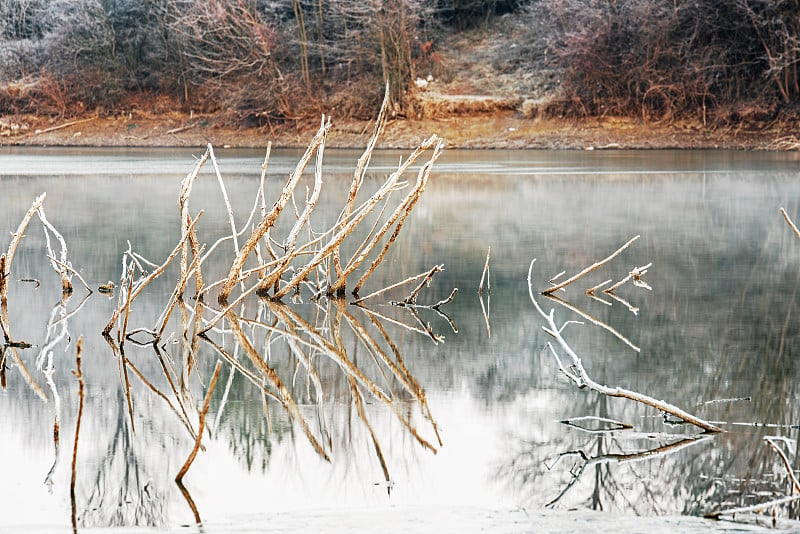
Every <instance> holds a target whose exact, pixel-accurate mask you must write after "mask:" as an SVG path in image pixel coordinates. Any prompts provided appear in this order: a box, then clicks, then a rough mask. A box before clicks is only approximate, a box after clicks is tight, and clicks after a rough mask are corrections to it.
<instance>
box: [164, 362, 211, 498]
mask: <svg viewBox="0 0 800 534" xmlns="http://www.w3.org/2000/svg"><path fill="white" fill-rule="evenodd" d="M220 367H222V362H221V361H219V360H217V365H215V366H214V374H213V376H212V377H211V383H210V384H209V385H208V391H207V392H206V398H205V400H204V401H203V409H202V410H201V411H200V423H199V424H198V427H197V439H196V440H195V442H194V448H192V452H190V453H189V457H188V458H186V461H185V462H184V464H183V467H181V470H180V471H178V474H177V475H176V476H175V482H178V483H180V482H181V480H183V477H184V475H186V472H187V471H188V470H189V468H190V467H191V466H192V462H194V459H195V457H196V456H197V451H199V450H200V442H201V441H202V440H203V430H205V427H206V414H208V408H209V406H210V405H211V394H212V393H214V387H216V385H217V377H218V376H219V369H220Z"/></svg>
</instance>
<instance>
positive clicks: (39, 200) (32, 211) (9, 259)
mask: <svg viewBox="0 0 800 534" xmlns="http://www.w3.org/2000/svg"><path fill="white" fill-rule="evenodd" d="M46 196H47V193H42V194H41V195H39V196H38V197H36V199H35V200H34V201H33V204H31V207H30V208H28V211H27V212H26V213H25V216H24V217H23V218H22V221H21V222H20V223H19V226H18V227H17V231H16V232H14V233H13V234H12V236H13V237H12V238H11V243H9V245H8V252H6V266H5V272H4V274H3V277H2V281H0V283H3V284H5V282H3V281H5V280H6V279H7V277H8V275H9V274H10V273H11V264H12V263H13V262H14V253H15V252H16V250H17V246H18V245H19V242H20V241H21V240H22V236H23V235H25V229H26V228H27V227H28V223H29V222H30V221H31V219H32V218H33V216H34V215H36V212H38V211H39V208H41V207H42V204H43V203H44V199H45V197H46ZM0 289H5V285H3V286H1V287H0Z"/></svg>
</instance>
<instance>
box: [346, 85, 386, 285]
mask: <svg viewBox="0 0 800 534" xmlns="http://www.w3.org/2000/svg"><path fill="white" fill-rule="evenodd" d="M389 101H390V93H389V84H388V83H387V84H386V88H385V90H384V93H383V102H382V103H381V109H380V111H379V112H378V119H377V120H376V121H375V127H374V129H373V130H372V136H371V137H370V139H369V142H368V143H367V147H366V148H365V149H364V153H363V154H361V157H360V158H358V163H356V168H355V171H354V172H353V181H352V182H351V183H350V191H349V192H348V194H347V201H346V202H345V205H344V208H342V213H341V214H340V215H339V225H340V226H343V225H344V221H345V220H346V219H348V218H349V217H350V214H351V213H352V210H353V204H354V203H355V200H356V195H357V194H358V190H359V189H360V188H361V184H362V183H363V181H364V173H365V172H366V170H367V166H368V165H369V161H370V159H371V158H372V151H373V150H374V149H375V144H376V143H377V142H378V138H379V137H380V135H381V133H382V132H383V128H384V127H385V126H386V111H387V109H388V108H389ZM339 229H341V228H339ZM333 266H334V269H335V272H336V277H337V278H341V277H342V266H341V260H340V259H339V247H338V246H337V247H336V248H335V249H334V250H333Z"/></svg>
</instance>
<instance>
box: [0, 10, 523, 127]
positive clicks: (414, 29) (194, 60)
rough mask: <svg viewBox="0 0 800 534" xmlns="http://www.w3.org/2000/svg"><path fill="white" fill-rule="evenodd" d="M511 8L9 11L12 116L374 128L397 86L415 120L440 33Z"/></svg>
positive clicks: (0, 57) (4, 83) (2, 34)
mask: <svg viewBox="0 0 800 534" xmlns="http://www.w3.org/2000/svg"><path fill="white" fill-rule="evenodd" d="M507 4H508V5H511V6H515V5H516V2H510V3H509V2H498V1H497V0H493V1H486V0H480V1H474V0H473V1H469V2H466V1H464V0H460V1H445V0H440V1H439V2H424V1H422V0H326V1H322V0H233V1H225V0H53V1H51V0H6V1H4V2H2V3H0V88H1V89H2V90H0V106H2V107H4V108H6V109H12V110H18V111H27V110H34V109H35V110H36V111H37V112H42V111H45V112H49V113H53V114H60V115H63V114H65V113H69V112H72V111H74V110H81V109H84V110H85V109H87V108H103V109H106V110H111V109H114V108H119V107H122V106H124V103H125V102H126V98H127V97H131V96H135V95H140V94H160V95H167V96H170V97H171V100H178V101H181V102H182V103H183V105H184V106H185V107H186V108H187V109H194V110H198V111H214V112H219V111H225V112H228V113H229V114H231V115H232V116H234V117H236V118H238V119H240V120H248V121H259V122H262V123H263V122H266V121H268V120H273V119H278V120H281V119H285V118H296V117H298V116H309V115H318V114H319V112H320V111H321V110H322V109H327V110H329V111H333V112H335V113H336V114H337V116H357V117H359V116H364V117H368V116H370V114H369V112H370V111H371V110H374V109H375V108H376V107H377V106H378V104H379V103H380V99H381V94H380V91H377V90H375V88H379V87H381V86H383V85H384V83H387V82H388V83H390V85H391V95H392V102H393V105H394V107H395V109H396V110H397V109H400V108H401V107H402V106H403V99H404V95H405V93H406V89H407V87H408V86H409V82H410V80H411V79H412V77H414V76H415V75H416V72H417V70H418V69H419V68H420V66H421V65H423V64H424V63H425V62H426V60H427V59H429V58H430V47H431V43H432V41H433V39H434V36H438V35H440V30H441V28H443V27H446V26H447V25H453V26H455V25H463V24H465V23H466V22H465V21H469V20H473V18H475V17H479V16H484V15H485V16H489V15H491V14H493V13H495V12H500V11H502V10H503V9H509V7H508V6H507ZM504 6H505V7H504ZM436 44H438V42H437V43H436ZM344 95H346V96H344ZM326 100H327V101H326ZM309 102H311V104H312V105H311V106H309Z"/></svg>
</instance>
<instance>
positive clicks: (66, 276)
mask: <svg viewBox="0 0 800 534" xmlns="http://www.w3.org/2000/svg"><path fill="white" fill-rule="evenodd" d="M38 213H39V219H40V220H41V221H42V225H43V226H44V237H45V243H46V245H47V252H48V254H47V256H48V257H54V256H55V254H54V253H53V249H52V248H51V247H50V233H49V232H48V230H49V231H50V232H53V235H55V236H56V240H57V241H58V243H59V245H61V261H59V262H56V261H55V260H51V264H52V266H53V270H54V271H55V272H56V273H58V274H59V275H60V276H61V290H62V291H63V292H65V293H70V292H72V281H71V280H70V272H71V271H72V266H71V265H70V263H69V262H68V261H67V242H66V241H64V236H62V235H61V233H60V232H59V231H58V230H56V228H55V226H53V225H52V224H50V221H48V220H47V217H46V216H45V214H44V206H40V207H39V210H38ZM59 267H60V268H59Z"/></svg>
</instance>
